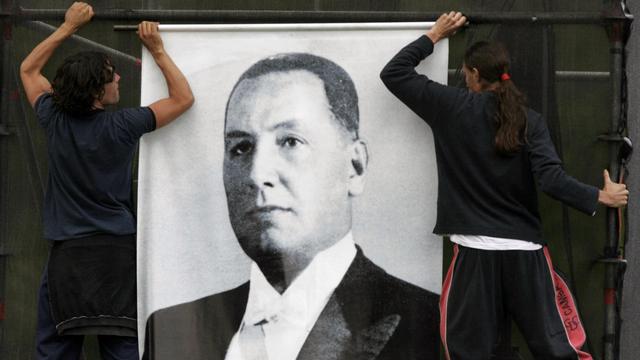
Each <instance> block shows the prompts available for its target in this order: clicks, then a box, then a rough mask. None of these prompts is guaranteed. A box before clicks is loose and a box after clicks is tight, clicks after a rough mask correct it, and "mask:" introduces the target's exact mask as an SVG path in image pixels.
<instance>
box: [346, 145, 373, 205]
mask: <svg viewBox="0 0 640 360" xmlns="http://www.w3.org/2000/svg"><path fill="white" fill-rule="evenodd" d="M350 147H351V149H350V152H351V169H350V171H349V195H350V196H357V195H360V194H361V193H362V191H363V190H364V181H365V179H364V176H365V174H366V173H367V166H368V164H369V150H368V149H367V143H366V142H365V141H364V140H362V139H357V140H355V141H354V142H353V143H352V144H351V145H350Z"/></svg>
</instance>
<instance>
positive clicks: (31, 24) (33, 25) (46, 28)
mask: <svg viewBox="0 0 640 360" xmlns="http://www.w3.org/2000/svg"><path fill="white" fill-rule="evenodd" d="M25 25H26V27H27V28H29V29H33V30H37V31H40V32H44V33H46V34H50V33H52V32H54V31H56V29H57V27H55V26H51V25H49V24H47V23H43V22H41V21H28V22H26V23H25ZM70 40H71V41H74V42H77V43H79V44H82V45H84V46H87V47H89V48H92V49H94V50H99V51H102V52H105V53H107V54H108V55H110V56H111V57H112V58H113V59H120V60H123V61H125V62H126V63H132V64H140V59H138V58H137V57H135V56H131V55H129V54H125V53H123V52H121V51H118V50H116V49H113V48H110V47H108V46H104V45H102V44H100V43H97V42H95V41H91V40H89V39H86V38H83V37H81V36H78V35H72V36H71V38H70Z"/></svg>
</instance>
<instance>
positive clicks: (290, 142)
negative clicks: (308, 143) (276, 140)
mask: <svg viewBox="0 0 640 360" xmlns="http://www.w3.org/2000/svg"><path fill="white" fill-rule="evenodd" d="M282 144H283V145H284V146H286V147H290V148H292V147H296V146H298V145H300V144H302V142H301V141H300V140H298V139H296V138H294V137H287V138H285V139H284V141H283V142H282Z"/></svg>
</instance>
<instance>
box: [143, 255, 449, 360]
mask: <svg viewBox="0 0 640 360" xmlns="http://www.w3.org/2000/svg"><path fill="white" fill-rule="evenodd" d="M248 295H249V283H248V282H247V283H245V284H243V285H241V286H240V287H237V288H235V289H232V290H229V291H226V292H224V293H220V294H215V295H211V296H207V297H204V298H202V299H199V300H195V301H193V302H190V303H185V304H180V305H176V306H172V307H169V308H166V309H161V310H159V311H157V312H155V313H153V314H152V315H151V317H150V320H149V322H147V336H146V338H147V340H146V341H145V354H144V357H143V358H144V359H155V360H164V359H170V360H176V359H185V360H187V359H188V360H198V359H215V360H223V359H224V356H225V353H226V351H227V348H228V346H229V344H230V342H231V339H232V338H233V336H234V334H235V333H236V331H238V328H239V327H240V323H241V321H242V318H243V316H244V311H245V307H246V305H247V298H248ZM438 327H439V312H438V295H436V294H433V293H431V292H429V291H426V290H423V289H421V288H419V287H417V286H414V285H411V284H409V283H407V282H405V281H402V280H400V279H397V278H395V277H393V276H391V275H389V274H387V273H386V272H385V271H384V270H382V269H381V268H379V267H378V266H376V265H375V264H374V263H372V262H371V261H370V260H369V259H367V258H366V257H365V256H364V255H363V254H362V251H361V250H360V249H358V253H357V255H356V257H355V259H354V261H353V262H352V263H351V265H350V267H349V269H348V270H347V273H346V274H345V276H344V278H343V279H342V281H341V282H340V284H339V285H338V287H337V288H336V290H335V291H334V293H333V294H332V295H331V297H330V299H329V302H328V303H327V305H326V306H325V308H324V309H323V310H322V312H321V314H320V316H319V318H318V320H317V321H316V324H315V325H314V327H313V329H312V330H311V333H310V334H309V336H308V337H307V339H306V341H305V343H304V345H303V346H302V349H301V350H300V353H299V354H298V360H307V359H308V360H323V359H327V360H328V359H334V360H337V359H343V360H347V359H348V360H351V359H377V360H382V359H389V360H391V359H393V360H399V359H433V360H436V359H438V358H439V356H438V355H439V354H438V353H439V348H440V346H439V333H438Z"/></svg>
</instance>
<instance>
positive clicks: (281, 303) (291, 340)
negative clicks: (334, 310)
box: [225, 232, 357, 360]
mask: <svg viewBox="0 0 640 360" xmlns="http://www.w3.org/2000/svg"><path fill="white" fill-rule="evenodd" d="M356 253H357V250H356V247H355V243H354V241H353V236H352V235H351V232H349V233H347V235H345V237H344V238H342V239H341V240H340V241H338V242H337V243H335V244H334V245H332V246H331V247H329V248H327V249H325V250H323V251H321V252H320V253H318V254H317V255H316V257H315V258H314V259H313V260H312V261H311V263H309V265H308V266H307V268H306V269H304V270H303V271H302V273H300V274H299V275H298V277H297V278H296V279H295V280H294V281H293V282H292V283H291V285H289V287H288V288H287V289H286V290H285V292H284V293H283V294H282V295H281V294H279V293H278V292H277V291H276V290H275V289H274V288H273V287H272V286H271V284H270V283H269V282H268V281H267V279H266V278H265V276H264V274H262V272H261V271H260V268H259V267H258V266H257V265H256V264H255V263H253V264H252V265H251V275H250V285H249V298H248V301H247V307H246V310H245V314H244V317H243V319H242V323H241V325H240V329H242V327H243V326H251V325H253V324H256V323H259V322H261V321H262V320H267V322H266V323H265V324H264V325H262V328H263V330H264V334H265V347H266V351H267V354H265V357H264V359H278V360H295V359H296V357H297V356H298V353H299V352H300V349H302V346H303V345H304V342H305V340H306V339H307V336H308V335H309V333H310V332H311V329H312V328H313V326H314V324H315V323H316V320H317V319H318V317H319V316H320V313H321V312H322V310H323V309H324V307H325V305H326V304H327V302H328V301H329V298H330V297H331V294H333V291H334V290H335V289H336V287H337V286H338V285H339V284H340V282H341V281H342V278H343V277H344V275H345V273H346V272H347V270H348V269H349V266H350V265H351V263H352V262H353V259H354V258H355V256H356ZM240 329H239V330H238V332H237V333H236V334H235V336H234V337H233V339H232V340H231V344H230V345H229V349H228V351H227V355H226V357H225V359H227V360H239V359H243V357H242V351H241V349H240V344H239V340H238V336H239V334H240Z"/></svg>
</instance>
